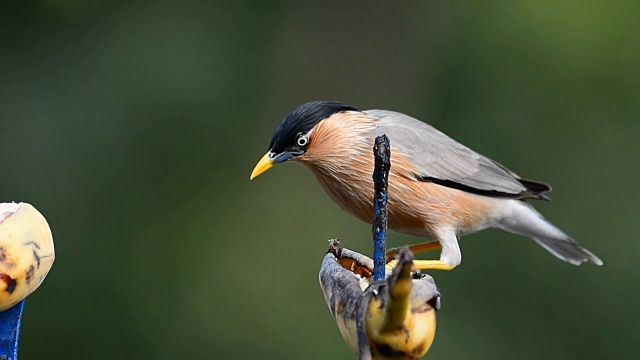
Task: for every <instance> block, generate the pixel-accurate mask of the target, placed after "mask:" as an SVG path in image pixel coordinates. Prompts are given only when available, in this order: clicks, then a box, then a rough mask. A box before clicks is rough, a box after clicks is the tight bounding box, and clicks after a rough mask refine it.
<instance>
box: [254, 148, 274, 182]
mask: <svg viewBox="0 0 640 360" xmlns="http://www.w3.org/2000/svg"><path fill="white" fill-rule="evenodd" d="M274 163H275V159H271V158H270V157H269V153H266V154H264V156H263V157H262V159H260V161H258V163H257V164H256V167H254V168H253V172H252V173H251V178H250V180H253V178H255V177H256V176H258V175H260V174H262V173H263V172H265V171H267V170H269V169H271V167H272V166H273V164H274Z"/></svg>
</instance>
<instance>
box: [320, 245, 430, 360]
mask: <svg viewBox="0 0 640 360" xmlns="http://www.w3.org/2000/svg"><path fill="white" fill-rule="evenodd" d="M330 242H331V244H330V246H329V251H327V254H326V255H325V257H324V260H323V262H322V267H321V269H320V286H321V287H322V291H323V293H324V298H325V302H326V303H327V305H328V306H329V310H331V314H332V315H333V318H334V320H335V321H336V323H337V325H338V328H339V330H340V333H341V334H342V337H343V338H344V339H345V341H346V342H347V345H349V347H350V348H351V349H352V350H353V351H354V352H355V353H357V354H359V356H360V359H419V358H420V357H422V356H424V354H426V353H427V351H428V350H429V348H430V347H431V344H432V343H433V339H434V337H435V332H436V317H435V311H436V310H438V309H439V307H440V293H439V292H438V289H437V288H436V285H435V282H434V281H433V278H431V277H430V276H428V275H421V274H416V273H412V271H411V268H412V265H413V259H414V257H413V253H412V252H411V251H410V250H409V249H408V248H403V249H400V250H399V251H398V257H397V264H396V266H395V267H394V268H393V271H392V272H391V274H390V275H389V276H388V277H387V278H386V279H384V280H381V281H378V282H370V281H369V277H370V275H371V273H372V271H373V261H372V260H371V259H370V258H368V257H366V256H364V255H362V254H359V253H356V252H353V251H351V250H348V249H345V248H340V247H339V245H340V243H339V240H331V241H330Z"/></svg>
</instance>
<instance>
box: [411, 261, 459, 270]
mask: <svg viewBox="0 0 640 360" xmlns="http://www.w3.org/2000/svg"><path fill="white" fill-rule="evenodd" d="M413 269H415V270H453V266H449V265H447V264H445V263H444V261H442V260H413Z"/></svg>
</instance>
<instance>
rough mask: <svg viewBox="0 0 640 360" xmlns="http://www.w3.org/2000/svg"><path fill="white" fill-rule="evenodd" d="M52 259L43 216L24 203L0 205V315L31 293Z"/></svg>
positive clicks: (52, 253) (53, 256)
mask: <svg viewBox="0 0 640 360" xmlns="http://www.w3.org/2000/svg"><path fill="white" fill-rule="evenodd" d="M54 259H55V252H54V248H53V236H52V235H51V230H50V229H49V225H48V224H47V221H46V220H45V218H44V216H42V214H40V212H38V210H36V208H34V207H33V206H31V205H30V204H27V203H18V204H16V203H0V311H4V310H6V309H8V308H10V307H12V306H13V305H15V304H17V303H18V302H20V301H21V300H22V299H24V298H25V297H27V296H28V295H29V294H31V293H32V292H34V291H35V290H36V289H37V288H38V286H40V284H41V283H42V281H43V280H44V278H45V277H46V276H47V273H48V272H49V270H50V269H51V265H53V260H54Z"/></svg>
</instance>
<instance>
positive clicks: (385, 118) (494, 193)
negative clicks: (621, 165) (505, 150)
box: [251, 101, 602, 270]
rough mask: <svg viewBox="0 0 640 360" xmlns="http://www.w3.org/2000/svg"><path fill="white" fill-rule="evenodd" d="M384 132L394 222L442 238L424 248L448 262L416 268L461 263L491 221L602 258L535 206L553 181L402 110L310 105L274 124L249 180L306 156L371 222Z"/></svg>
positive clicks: (337, 195) (574, 260)
mask: <svg viewBox="0 0 640 360" xmlns="http://www.w3.org/2000/svg"><path fill="white" fill-rule="evenodd" d="M381 134H387V136H388V137H389V139H390V142H391V170H390V172H389V190H388V191H389V200H388V210H389V218H388V224H389V228H390V229H393V230H395V231H398V232H400V233H404V234H408V235H413V236H417V237H425V238H430V239H435V240H436V241H437V243H432V244H427V243H425V246H424V249H432V248H441V253H440V260H421V261H416V263H415V264H416V267H417V268H419V269H439V270H451V269H453V268H454V267H456V266H457V265H459V264H460V261H461V260H462V256H461V253H460V248H459V246H458V238H459V237H460V236H462V235H466V234H469V233H473V232H476V231H479V230H483V229H486V228H491V227H493V228H499V229H503V230H506V231H509V232H512V233H516V234H520V235H524V236H527V237H530V238H533V239H534V240H535V241H536V242H537V243H538V244H540V245H541V246H542V247H544V248H545V249H547V250H548V251H549V252H551V253H552V254H553V255H555V256H556V257H558V258H559V259H562V260H564V261H566V262H569V263H571V264H574V265H579V264H581V263H582V262H585V261H588V262H590V263H593V264H596V265H602V260H600V259H599V258H598V257H597V256H596V255H594V254H593V253H591V252H590V251H589V250H587V249H585V248H584V247H582V246H581V245H580V244H579V243H578V242H576V241H575V240H573V239H572V238H571V237H569V236H568V235H566V234H565V233H564V232H562V230H560V229H558V228H557V227H555V226H554V225H553V224H551V223H550V222H548V221H547V220H546V219H545V218H544V217H542V215H540V213H538V212H537V211H536V210H535V209H534V208H533V207H532V206H531V205H530V204H529V203H527V200H529V199H539V200H548V198H547V197H546V195H544V193H545V192H547V191H550V190H551V188H550V187H549V185H547V184H544V183H541V182H537V181H532V180H526V179H523V178H521V177H520V176H518V175H516V174H515V173H514V172H512V171H511V170H509V169H507V168H506V167H504V166H503V165H501V164H499V163H497V162H496V161H493V160H491V159H489V158H487V157H485V156H483V155H480V154H478V153H476V152H474V151H473V150H471V149H469V148H468V147H466V146H464V145H462V144H460V143H458V142H456V141H455V140H453V139H451V138H450V137H448V136H447V135H445V134H443V133H442V132H440V131H438V130H436V129H435V128H433V127H431V126H430V125H428V124H426V123H424V122H422V121H419V120H417V119H414V118H412V117H410V116H407V115H404V114H401V113H398V112H394V111H388V110H364V111H363V110H359V109H357V108H355V107H353V106H350V105H346V104H342V103H339V102H329V101H315V102H309V103H306V104H303V105H301V106H299V107H298V108H297V109H295V110H294V111H293V112H291V113H290V114H289V115H287V117H285V118H284V120H282V122H281V123H280V125H278V127H277V128H276V129H275V131H274V133H273V137H272V139H271V144H270V145H269V151H268V152H267V153H266V154H265V155H264V157H263V158H262V159H260V161H259V162H258V164H257V165H256V167H255V168H254V170H253V172H252V174H251V179H253V178H255V177H256V176H258V175H260V174H261V173H263V172H265V171H266V170H268V169H269V168H271V167H272V166H273V165H274V164H277V163H281V162H285V161H293V162H298V163H301V164H303V165H305V166H306V167H307V168H309V169H310V170H311V172H312V173H313V174H314V175H315V177H316V178H317V179H318V181H319V182H320V185H321V186H322V187H323V188H324V190H325V191H326V192H327V194H329V196H330V197H331V199H332V200H333V201H334V202H335V203H336V204H338V206H340V207H341V208H342V209H343V210H345V211H346V212H348V213H350V214H352V215H354V216H356V217H357V218H359V219H361V220H363V221H365V222H368V223H371V222H372V220H373V201H372V199H373V180H372V176H371V174H372V172H373V166H374V158H373V155H372V147H373V142H374V139H375V137H376V136H378V135H381ZM412 248H414V249H416V248H419V246H418V247H415V245H414V247H412Z"/></svg>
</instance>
